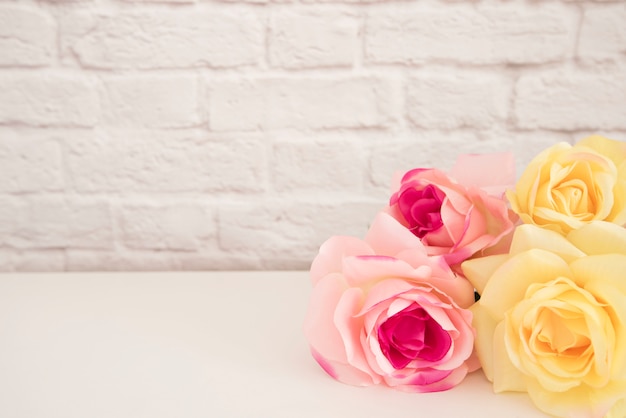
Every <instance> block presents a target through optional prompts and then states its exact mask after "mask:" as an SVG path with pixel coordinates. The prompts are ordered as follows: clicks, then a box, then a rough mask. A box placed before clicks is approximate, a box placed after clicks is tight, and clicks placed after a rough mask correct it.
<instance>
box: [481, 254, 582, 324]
mask: <svg viewBox="0 0 626 418" xmlns="http://www.w3.org/2000/svg"><path fill="white" fill-rule="evenodd" d="M570 274H571V273H570V270H569V267H568V266H567V264H566V263H565V261H563V259H562V258H561V257H559V256H558V255H555V254H553V253H550V252H548V251H545V250H536V249H533V250H528V251H525V252H523V253H521V254H517V255H514V256H513V257H512V258H510V259H509V260H507V261H506V262H505V263H504V264H503V265H502V266H500V267H499V268H498V269H497V270H496V271H495V272H494V273H493V275H492V276H491V279H490V280H489V283H487V286H486V287H485V289H484V291H483V293H482V295H481V300H480V301H481V303H482V305H483V306H484V308H485V309H487V310H488V311H489V312H490V313H491V315H492V316H493V317H494V319H496V320H498V321H500V320H502V319H504V313H505V312H506V311H507V310H508V309H509V308H510V307H512V306H514V305H515V304H516V303H517V302H519V301H520V300H522V299H523V298H524V294H525V293H526V289H527V288H528V286H529V285H530V284H532V283H545V282H548V281H550V280H552V279H554V278H556V277H559V276H564V277H568V276H569V275H570Z"/></svg>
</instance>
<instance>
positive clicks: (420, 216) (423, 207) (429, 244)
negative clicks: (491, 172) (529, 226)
mask: <svg viewBox="0 0 626 418" xmlns="http://www.w3.org/2000/svg"><path fill="white" fill-rule="evenodd" d="M468 158H470V157H468V156H465V159H462V161H463V164H464V165H471V166H472V167H473V169H474V170H475V169H477V168H476V167H475V166H476V165H477V164H476V162H474V161H473V160H472V159H468ZM475 158H478V159H480V160H481V161H483V162H484V163H485V164H484V165H485V166H486V167H488V166H489V161H490V160H486V157H485V156H477V157H475ZM470 163H471V164H470ZM500 165H502V163H500ZM483 169H484V168H483ZM455 171H456V172H457V174H460V173H462V172H463V170H462V167H459V166H457V167H455ZM472 175H473V177H471V178H470V177H468V178H467V179H466V183H468V181H467V180H471V182H470V183H469V184H461V183H459V182H457V181H455V180H453V179H452V178H451V177H449V176H448V175H447V174H445V173H443V172H441V171H439V170H436V169H415V170H411V171H409V172H407V173H406V174H405V175H404V176H403V177H402V180H401V181H400V184H399V185H398V187H397V191H396V192H395V193H393V195H392V196H391V198H390V200H389V208H388V210H387V211H388V213H389V214H390V215H391V216H393V217H394V218H395V219H397V220H398V221H399V222H400V223H401V224H402V225H404V226H405V227H406V228H408V229H409V230H410V231H411V232H412V233H413V234H415V236H417V237H418V238H420V239H421V240H422V242H423V244H424V245H425V246H426V250H427V252H428V254H430V255H441V256H443V257H444V258H445V260H446V262H448V264H450V265H451V266H452V267H453V269H456V268H457V267H458V265H459V264H460V263H461V262H463V261H464V260H466V259H468V258H470V257H472V256H474V255H477V254H481V255H482V254H485V253H490V254H495V253H502V252H506V251H507V250H508V242H509V241H510V237H511V234H512V232H513V228H514V226H515V224H514V221H516V219H517V217H516V216H515V214H514V213H513V212H512V211H510V210H509V209H508V205H507V202H506V200H505V199H504V196H503V195H502V191H503V189H504V187H495V186H492V187H489V186H488V185H486V181H487V180H485V179H482V180H484V181H479V177H478V176H477V175H476V173H472ZM466 177H467V176H466ZM483 177H487V176H486V175H485V176H483ZM494 178H495V177H494ZM479 186H480V187H479ZM486 190H488V191H490V192H491V193H492V194H489V193H487V191H486ZM457 270H458V269H457Z"/></svg>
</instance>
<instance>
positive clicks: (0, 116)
mask: <svg viewBox="0 0 626 418" xmlns="http://www.w3.org/2000/svg"><path fill="white" fill-rule="evenodd" d="M592 132H600V133H604V134H605V135H608V136H611V137H613V138H615V139H621V140H626V4H625V3H624V1H610V0H609V1H591V0H582V1H565V0H564V1H559V0H552V1H523V0H507V1H492V0H457V1H448V0H398V1H395V0H388V1H377V0H364V1H359V0H337V1H334V0H301V1H288V0H287V1H284V0H278V1H276V2H273V1H268V0H250V1H246V0H231V1H204V0H195V1H194V0H164V1H150V0H144V1H130V0H127V1H122V0H120V1H118V0H76V1H63V0H54V1H53V0H50V1H43V0H42V1H7V0H1V1H0V270H8V271H10V270H171V269H187V270H189V269H194V270H197V269H269V268H271V269H282V268H307V267H308V266H309V263H310V260H311V259H312V257H313V256H314V254H315V252H316V251H317V248H318V246H319V244H320V243H321V242H322V241H323V240H325V239H326V238H327V237H328V236H330V235H332V234H351V235H359V236H360V235H362V234H363V233H364V232H365V230H366V227H367V224H368V222H369V221H370V220H371V219H372V217H373V215H374V213H375V212H376V211H377V210H378V209H379V208H380V207H381V206H382V205H383V204H384V203H385V201H386V199H387V198H388V187H389V182H390V178H391V175H392V173H393V172H394V171H396V170H405V169H408V168H412V167H417V166H438V167H440V168H444V169H445V168H448V167H449V166H450V165H451V164H452V162H453V161H454V159H455V158H456V155H457V153H461V152H488V151H503V150H510V151H513V152H515V153H516V155H517V163H518V169H521V168H522V167H523V165H524V164H526V163H527V162H528V161H529V159H530V158H531V157H532V156H533V155H534V154H535V153H537V152H538V151H539V150H541V149H542V148H544V147H546V146H549V145H551V144H553V143H555V142H556V141H560V140H565V141H569V142H574V141H575V140H577V139H579V138H582V137H584V136H585V135H587V134H589V133H592Z"/></svg>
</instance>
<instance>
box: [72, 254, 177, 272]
mask: <svg viewBox="0 0 626 418" xmlns="http://www.w3.org/2000/svg"><path fill="white" fill-rule="evenodd" d="M66 269H67V270H68V271H174V270H178V269H177V268H176V263H175V260H174V258H173V257H172V255H171V254H169V253H167V252H163V251H159V252H130V253H129V252H120V251H93V250H81V249H69V250H66Z"/></svg>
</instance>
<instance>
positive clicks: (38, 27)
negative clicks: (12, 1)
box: [0, 5, 56, 67]
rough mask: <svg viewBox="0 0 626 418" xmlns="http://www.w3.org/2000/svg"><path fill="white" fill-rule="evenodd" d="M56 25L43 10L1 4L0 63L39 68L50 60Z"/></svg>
mask: <svg viewBox="0 0 626 418" xmlns="http://www.w3.org/2000/svg"><path fill="white" fill-rule="evenodd" d="M55 40H56V28H55V24H54V21H53V20H52V18H51V17H50V16H48V15H47V14H46V13H43V12H42V11H40V10H37V9H34V8H26V7H18V6H15V5H2V6H0V66H6V67H10V66H28V67H38V66H44V65H49V64H51V63H52V62H53V59H54V56H55V53H56V46H55V44H56V43H55Z"/></svg>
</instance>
